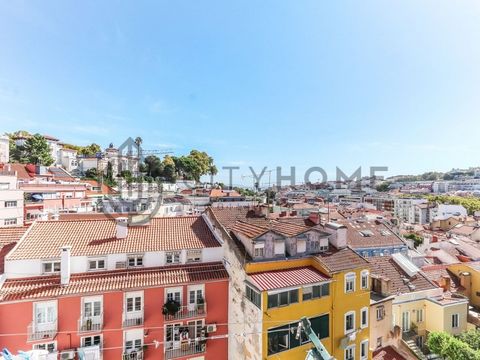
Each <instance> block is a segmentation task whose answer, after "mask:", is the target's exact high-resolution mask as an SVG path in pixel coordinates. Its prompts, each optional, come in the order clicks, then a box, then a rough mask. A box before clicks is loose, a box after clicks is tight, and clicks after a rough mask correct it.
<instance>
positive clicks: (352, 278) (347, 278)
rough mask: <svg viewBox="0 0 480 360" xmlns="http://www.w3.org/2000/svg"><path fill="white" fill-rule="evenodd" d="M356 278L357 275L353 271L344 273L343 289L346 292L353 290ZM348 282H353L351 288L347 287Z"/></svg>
mask: <svg viewBox="0 0 480 360" xmlns="http://www.w3.org/2000/svg"><path fill="white" fill-rule="evenodd" d="M356 279H357V275H356V274H355V273H354V272H350V273H347V274H345V287H344V289H345V293H346V294H348V293H353V292H355V282H356ZM349 283H352V284H353V285H352V289H348V287H349V286H348V285H349Z"/></svg>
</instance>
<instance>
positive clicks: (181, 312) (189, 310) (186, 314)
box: [163, 303, 207, 321]
mask: <svg viewBox="0 0 480 360" xmlns="http://www.w3.org/2000/svg"><path fill="white" fill-rule="evenodd" d="M206 315H207V304H206V303H203V304H190V305H187V306H180V307H179V309H178V311H177V312H173V311H172V312H169V311H166V309H165V308H164V310H163V317H164V320H165V321H173V320H180V319H186V318H194V317H202V316H206Z"/></svg>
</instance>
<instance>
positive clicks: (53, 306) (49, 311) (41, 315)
mask: <svg viewBox="0 0 480 360" xmlns="http://www.w3.org/2000/svg"><path fill="white" fill-rule="evenodd" d="M34 309H35V310H34V311H35V324H36V325H43V324H52V323H54V322H56V321H57V303H56V302H55V301H46V302H39V303H36V304H35V305H34Z"/></svg>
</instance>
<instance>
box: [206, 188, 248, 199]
mask: <svg viewBox="0 0 480 360" xmlns="http://www.w3.org/2000/svg"><path fill="white" fill-rule="evenodd" d="M210 197H213V198H218V197H241V195H240V194H239V193H238V192H237V191H236V190H229V191H225V190H222V189H212V191H211V192H210Z"/></svg>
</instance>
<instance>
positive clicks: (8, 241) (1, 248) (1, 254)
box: [0, 226, 28, 274]
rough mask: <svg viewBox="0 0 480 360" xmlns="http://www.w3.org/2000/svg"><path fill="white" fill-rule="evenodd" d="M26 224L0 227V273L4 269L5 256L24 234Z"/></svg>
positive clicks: (26, 227)
mask: <svg viewBox="0 0 480 360" xmlns="http://www.w3.org/2000/svg"><path fill="white" fill-rule="evenodd" d="M27 229H28V226H16V227H7V228H0V274H3V271H4V269H5V257H6V256H7V255H8V253H9V252H10V251H11V250H12V249H13V248H14V246H15V245H16V244H17V242H18V240H20V238H21V237H22V236H23V234H25V232H26V231H27Z"/></svg>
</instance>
